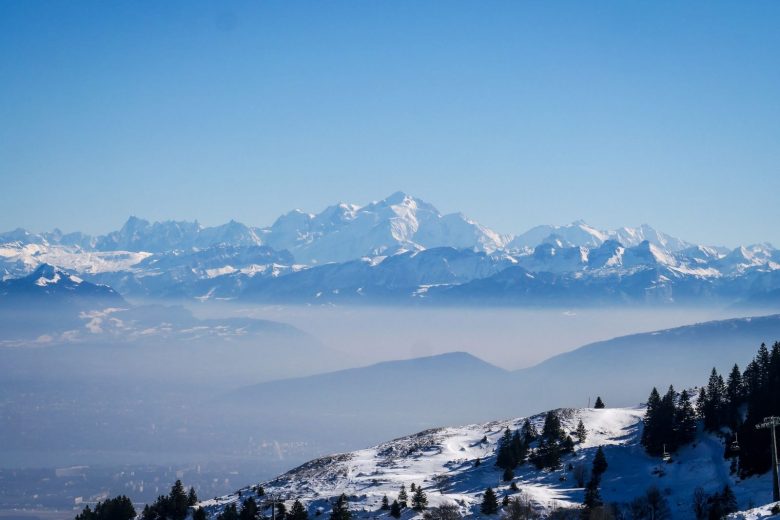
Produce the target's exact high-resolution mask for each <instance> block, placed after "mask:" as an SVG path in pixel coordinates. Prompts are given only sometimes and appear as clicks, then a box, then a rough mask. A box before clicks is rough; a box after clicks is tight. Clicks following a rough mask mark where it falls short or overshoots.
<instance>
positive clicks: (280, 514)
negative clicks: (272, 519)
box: [276, 502, 287, 520]
mask: <svg viewBox="0 0 780 520" xmlns="http://www.w3.org/2000/svg"><path fill="white" fill-rule="evenodd" d="M286 516H287V506H285V505H284V502H277V503H276V520H284V519H285V517H286Z"/></svg>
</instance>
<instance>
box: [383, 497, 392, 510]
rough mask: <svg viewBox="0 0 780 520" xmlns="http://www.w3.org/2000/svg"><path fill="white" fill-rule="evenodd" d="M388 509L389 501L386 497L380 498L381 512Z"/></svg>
mask: <svg viewBox="0 0 780 520" xmlns="http://www.w3.org/2000/svg"><path fill="white" fill-rule="evenodd" d="M387 509H390V501H389V500H388V499H387V495H385V496H383V497H382V510H387Z"/></svg>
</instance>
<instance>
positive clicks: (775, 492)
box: [756, 417, 780, 502]
mask: <svg viewBox="0 0 780 520" xmlns="http://www.w3.org/2000/svg"><path fill="white" fill-rule="evenodd" d="M777 426H780V417H767V418H765V419H764V422H762V423H761V424H757V425H756V428H759V429H768V430H770V431H771V432H772V435H771V441H770V442H771V443H772V445H771V446H769V450H770V451H771V452H772V501H773V502H778V501H780V480H778V471H777V439H776V436H775V428H776V427H777Z"/></svg>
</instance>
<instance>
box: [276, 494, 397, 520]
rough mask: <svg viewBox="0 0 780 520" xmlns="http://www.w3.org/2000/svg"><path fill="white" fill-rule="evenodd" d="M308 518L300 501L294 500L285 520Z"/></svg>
mask: <svg viewBox="0 0 780 520" xmlns="http://www.w3.org/2000/svg"><path fill="white" fill-rule="evenodd" d="M386 500H387V497H385V501H386ZM308 518H309V512H308V511H306V508H305V507H304V506H303V504H302V503H301V501H300V500H297V499H296V500H295V502H293V505H292V507H291V508H290V513H289V514H288V515H287V520H308Z"/></svg>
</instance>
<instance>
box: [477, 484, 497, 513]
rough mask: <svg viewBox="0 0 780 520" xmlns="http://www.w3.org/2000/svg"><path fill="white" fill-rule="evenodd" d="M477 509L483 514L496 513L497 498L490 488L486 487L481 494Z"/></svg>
mask: <svg viewBox="0 0 780 520" xmlns="http://www.w3.org/2000/svg"><path fill="white" fill-rule="evenodd" d="M479 510H480V511H481V512H482V514H483V515H494V514H496V513H498V499H497V498H496V494H495V493H494V492H493V489H492V488H487V489H486V490H485V493H484V495H483V496H482V505H480V507H479Z"/></svg>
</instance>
